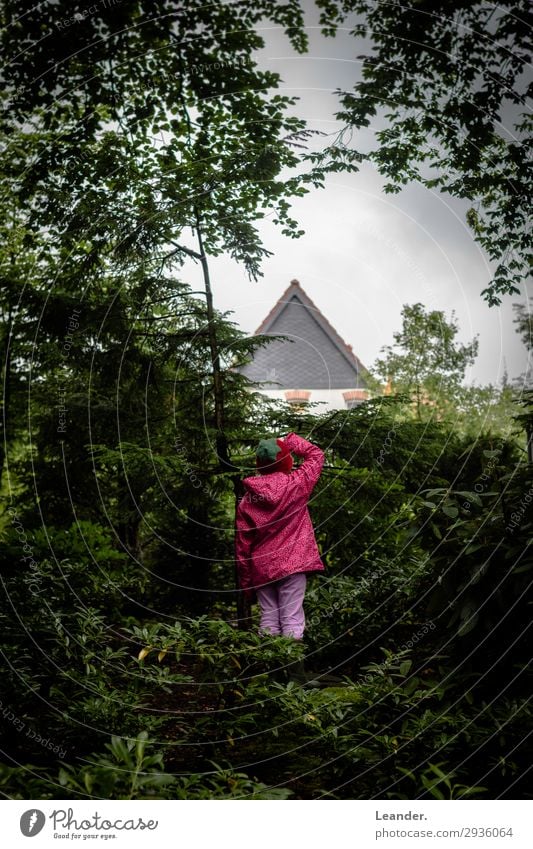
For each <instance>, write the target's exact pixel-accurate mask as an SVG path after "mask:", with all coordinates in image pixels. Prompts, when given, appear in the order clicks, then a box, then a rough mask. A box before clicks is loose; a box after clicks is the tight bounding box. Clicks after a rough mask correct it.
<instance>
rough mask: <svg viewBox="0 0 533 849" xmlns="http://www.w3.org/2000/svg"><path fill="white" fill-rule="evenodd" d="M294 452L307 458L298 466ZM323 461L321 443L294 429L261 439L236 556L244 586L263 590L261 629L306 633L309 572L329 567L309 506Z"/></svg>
mask: <svg viewBox="0 0 533 849" xmlns="http://www.w3.org/2000/svg"><path fill="white" fill-rule="evenodd" d="M291 451H293V452H294V453H295V454H296V455H298V456H300V457H303V463H302V465H301V466H300V467H299V468H298V469H296V470H294V471H292V462H293V461H292V457H291ZM323 464H324V453H323V452H322V451H321V449H320V448H318V446H317V445H313V444H312V443H311V442H308V441H307V440H306V439H303V438H302V437H300V436H297V435H296V434H295V433H289V435H288V436H287V437H286V438H285V439H262V440H261V441H260V443H259V445H258V447H257V451H256V465H257V471H258V475H257V476H256V477H249V478H245V479H244V480H243V487H244V495H243V497H242V498H241V500H240V501H239V504H238V507H237V515H236V529H235V557H236V562H237V569H238V573H239V579H240V585H241V588H242V589H243V590H244V591H245V593H246V594H247V595H248V597H249V598H253V594H254V590H255V592H256V593H257V600H258V602H259V607H260V609H261V621H260V626H259V630H260V632H261V633H265V632H266V633H270V634H282V635H283V636H286V637H289V636H290V637H294V638H295V639H297V640H301V639H302V637H303V633H304V628H305V616H304V609H303V601H304V595H305V588H306V580H307V577H306V573H307V572H322V571H323V570H324V565H323V563H322V561H321V559H320V554H319V551H318V547H317V544H316V540H315V534H314V531H313V526H312V524H311V517H310V516H309V511H308V509H307V502H308V500H309V496H310V495H311V492H312V491H313V488H314V486H315V484H316V482H317V481H318V479H319V477H320V473H321V471H322V466H323ZM300 672H303V668H302V667H301V666H300Z"/></svg>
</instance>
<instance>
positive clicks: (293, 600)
mask: <svg viewBox="0 0 533 849" xmlns="http://www.w3.org/2000/svg"><path fill="white" fill-rule="evenodd" d="M306 583H307V576H306V574H305V572H296V573H295V574H294V575H287V577H286V578H281V579H280V580H279V581H273V582H272V583H271V584H265V585H264V586H263V587H257V590H256V592H257V601H258V602H259V607H260V609H261V621H260V623H259V633H262V632H266V633H270V634H278V635H283V636H284V637H295V638H296V639H297V640H301V639H302V637H303V633H304V628H305V616H304V608H303V603H304V596H305V586H306Z"/></svg>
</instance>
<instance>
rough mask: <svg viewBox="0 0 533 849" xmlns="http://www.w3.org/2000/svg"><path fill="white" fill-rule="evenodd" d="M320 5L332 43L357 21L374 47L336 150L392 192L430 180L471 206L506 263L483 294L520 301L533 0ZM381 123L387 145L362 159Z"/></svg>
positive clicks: (360, 34)
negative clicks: (362, 133) (357, 144)
mask: <svg viewBox="0 0 533 849" xmlns="http://www.w3.org/2000/svg"><path fill="white" fill-rule="evenodd" d="M317 6H318V7H319V8H320V9H321V13H322V14H321V23H322V27H323V31H324V32H325V33H326V34H329V35H332V34H334V33H335V32H336V31H337V29H338V28H339V27H340V26H342V25H343V24H344V23H345V22H348V24H349V25H350V26H351V33H352V35H353V36H354V37H356V38H364V39H365V48H364V49H365V54H364V55H363V56H359V57H358V58H359V60H360V61H362V77H363V78H362V80H361V81H360V82H358V83H356V84H355V86H354V89H353V91H341V92H339V96H340V103H341V109H340V111H339V113H338V118H339V119H340V120H342V121H343V122H344V125H345V129H344V130H343V132H342V133H341V137H340V139H338V140H337V141H336V147H340V148H342V147H343V146H347V147H349V148H350V149H351V150H352V155H354V156H357V157H358V158H359V159H360V160H367V161H369V162H371V163H372V164H373V165H375V167H376V168H377V169H378V171H379V172H380V174H382V175H383V176H384V177H385V178H386V183H385V191H386V192H399V191H400V190H401V188H402V186H404V185H406V184H407V183H409V182H410V181H418V182H420V183H421V184H422V185H423V186H426V187H427V188H429V189H435V188H437V189H438V190H440V191H441V192H445V193H447V194H450V195H452V196H453V197H457V198H464V199H466V200H468V201H469V202H470V203H471V206H470V208H469V210H468V212H467V215H466V220H467V223H468V225H469V226H470V228H471V230H472V232H473V234H474V237H475V239H476V241H477V242H478V243H479V244H480V245H481V246H482V248H483V249H484V251H485V252H486V254H487V255H488V257H489V259H490V260H492V261H493V263H495V266H496V267H495V269H494V272H493V277H492V280H491V282H490V283H489V285H488V286H487V287H486V288H485V289H484V290H483V292H482V294H483V295H484V297H485V299H486V300H487V301H488V303H489V304H490V305H495V304H499V303H500V302H501V299H502V296H503V295H504V294H506V293H511V294H515V293H516V294H518V293H519V292H520V286H521V284H522V281H523V279H524V278H525V277H526V276H527V274H528V268H529V266H530V263H531V237H530V233H529V230H528V218H529V214H528V212H529V198H530V195H531V173H530V161H529V150H530V141H531V128H532V124H531V117H530V115H529V114H528V113H527V111H526V109H525V107H526V104H527V98H528V96H529V95H530V85H531V83H530V80H529V78H528V75H527V73H525V69H526V68H527V67H528V64H529V63H530V61H531V42H530V34H531V31H530V21H529V4H528V3H527V0H506V2H502V3H500V4H498V6H494V5H491V4H485V3H482V2H473V3H472V2H466V0H463V2H458V3H453V4H439V6H438V7H437V10H435V9H433V8H429V7H427V8H426V7H425V5H424V4H420V3H418V2H414V0H411V2H406V3H401V4H400V3H387V4H382V3H378V4H376V3H373V2H370V0H317ZM435 11H437V13H435ZM354 14H355V15H356V22H355V24H352V22H351V20H350V19H351V18H352V16H353V15H354ZM506 115H509V118H507V119H506ZM376 119H377V120H379V126H378V129H377V130H376V133H375V138H376V144H375V145H374V146H373V147H372V148H371V149H370V150H360V149H355V150H354V149H353V148H352V145H351V142H350V141H349V139H351V137H352V136H353V135H355V134H354V130H355V131H357V130H358V129H360V128H362V127H368V126H369V125H370V123H371V122H372V121H374V120H376ZM345 139H346V141H345Z"/></svg>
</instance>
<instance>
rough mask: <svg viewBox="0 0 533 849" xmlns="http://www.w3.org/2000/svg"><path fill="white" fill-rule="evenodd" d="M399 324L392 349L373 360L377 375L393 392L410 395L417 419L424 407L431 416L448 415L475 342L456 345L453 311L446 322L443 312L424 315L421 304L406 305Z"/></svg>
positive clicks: (471, 360) (473, 352)
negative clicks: (399, 327) (390, 383)
mask: <svg viewBox="0 0 533 849" xmlns="http://www.w3.org/2000/svg"><path fill="white" fill-rule="evenodd" d="M402 321H403V326H402V329H401V331H397V332H396V333H394V334H393V338H394V345H387V346H385V347H383V348H382V349H381V350H382V352H383V353H384V357H383V358H382V359H377V360H376V363H375V369H376V371H377V373H378V374H379V375H380V376H381V377H382V378H383V379H384V380H388V379H390V380H391V381H392V385H393V387H394V389H395V390H396V391H399V392H403V393H407V394H411V393H413V395H414V401H415V404H416V414H417V417H418V418H421V414H422V409H423V405H424V406H426V407H427V405H430V406H431V413H432V414H433V415H434V414H435V413H436V412H437V411H438V412H439V413H441V414H442V413H443V412H447V413H449V411H450V407H452V409H453V407H454V403H453V402H454V401H455V397H454V396H455V394H456V393H457V391H458V389H459V386H460V384H461V381H462V380H463V378H464V376H465V371H466V368H467V366H468V365H472V363H473V362H474V360H475V358H476V356H477V350H478V342H477V338H475V339H474V340H473V341H472V342H470V343H469V344H468V345H462V344H458V342H457V341H456V338H455V337H456V336H457V332H458V325H457V322H456V321H454V313H453V311H452V316H451V319H449V320H447V319H446V317H445V315H444V313H443V312H442V311H440V310H429V311H426V310H425V309H424V306H423V304H420V303H418V304H412V305H411V306H409V305H408V304H405V305H404V307H403V310H402Z"/></svg>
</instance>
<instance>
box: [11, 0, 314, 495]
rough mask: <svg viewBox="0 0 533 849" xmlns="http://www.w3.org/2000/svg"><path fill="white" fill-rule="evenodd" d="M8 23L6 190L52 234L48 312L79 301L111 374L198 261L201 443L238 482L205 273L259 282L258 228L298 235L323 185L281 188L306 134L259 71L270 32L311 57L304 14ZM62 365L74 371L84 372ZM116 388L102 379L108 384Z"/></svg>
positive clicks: (277, 11) (66, 9) (18, 18)
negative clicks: (223, 263) (225, 267)
mask: <svg viewBox="0 0 533 849" xmlns="http://www.w3.org/2000/svg"><path fill="white" fill-rule="evenodd" d="M3 12H4V17H5V23H6V28H5V31H4V34H3V45H4V48H5V52H6V60H7V61H6V65H5V68H4V71H3V81H4V83H5V87H4V91H5V94H4V98H5V100H4V103H5V106H6V107H7V108H6V109H5V110H4V114H3V117H2V128H3V130H4V132H5V134H6V136H7V134H8V133H10V134H11V135H10V138H14V139H17V140H20V139H22V140H24V139H25V140H26V144H24V143H23V144H19V145H18V146H17V145H13V146H11V147H9V142H8V144H7V147H8V150H9V151H10V166H11V175H10V186H11V188H12V189H13V190H15V191H16V195H17V199H18V202H19V204H20V208H21V210H22V211H23V214H25V215H26V216H27V218H28V220H29V221H30V222H31V227H32V229H33V230H37V231H39V232H40V233H41V234H45V236H46V242H47V245H48V257H47V259H48V281H50V280H53V281H54V285H53V289H54V291H55V292H57V297H56V302H57V301H58V300H59V301H61V300H63V301H64V302H67V301H70V302H72V301H74V302H75V303H81V302H82V301H84V299H85V298H87V300H88V303H89V304H90V305H91V308H90V309H87V310H86V313H85V315H84V338H85V339H86V340H87V339H90V340H91V342H92V343H93V344H95V345H96V348H97V350H98V353H99V354H100V353H102V352H101V351H100V348H101V347H103V348H104V350H105V348H106V346H107V345H110V350H109V352H108V353H109V354H110V356H109V357H108V361H109V363H111V364H112V367H114V368H119V363H120V359H119V358H117V356H115V355H116V354H117V343H120V341H121V340H123V339H124V338H126V337H127V338H129V336H128V333H129V331H130V329H132V327H133V328H134V324H132V319H131V313H132V310H133V308H134V307H141V308H142V306H143V302H144V301H143V299H145V300H146V303H147V304H148V305H149V304H150V303H152V302H153V300H154V298H155V297H156V291H157V286H158V281H159V282H160V283H161V284H162V298H163V299H165V298H166V302H167V305H171V304H173V303H174V302H173V300H172V293H171V291H170V289H169V287H168V285H167V284H166V283H164V284H163V281H164V280H167V281H168V280H169V279H171V278H172V276H173V275H174V274H176V271H179V270H180V269H181V268H182V267H183V266H184V264H185V263H186V262H190V261H191V260H192V261H194V262H199V263H200V265H201V269H202V273H203V279H204V286H205V298H206V322H205V333H206V334H207V339H208V341H209V350H210V361H211V380H210V382H209V381H208V383H207V384H205V385H204V391H205V397H207V398H208V399H209V401H211V400H212V401H213V404H211V403H208V404H207V405H206V408H205V413H206V425H207V432H206V434H205V439H206V441H207V443H208V444H209V445H213V444H214V445H215V446H216V453H217V462H218V464H219V469H220V471H222V472H224V471H226V470H227V469H231V468H233V467H232V465H231V458H230V456H229V451H228V436H227V433H226V399H225V397H224V379H223V375H222V370H223V367H222V365H221V356H222V354H221V348H220V340H219V339H218V337H217V321H216V317H215V309H214V299H213V290H212V280H211V276H210V270H209V262H208V259H209V257H211V256H216V255H218V254H220V253H222V252H228V253H229V254H230V255H231V256H232V257H233V258H234V259H236V260H237V261H239V262H242V263H243V264H244V266H245V267H246V269H247V271H248V274H249V276H250V277H251V279H254V280H255V279H257V278H258V277H259V276H260V274H261V269H260V264H261V259H262V258H263V257H264V256H265V255H267V254H268V250H267V249H266V248H265V247H264V246H263V245H262V243H261V240H260V238H259V234H258V231H257V228H256V226H255V222H256V221H257V220H258V219H260V218H262V217H264V216H265V215H267V214H269V215H271V216H272V217H273V220H274V221H275V222H276V223H278V224H279V225H280V226H281V227H282V228H283V231H284V232H285V233H286V234H287V235H288V236H292V237H296V236H298V235H299V233H300V232H301V231H299V230H298V227H297V224H296V222H295V221H294V220H293V219H292V218H291V217H290V214H289V199H290V198H291V197H292V196H295V195H298V194H302V193H303V192H304V191H306V189H305V182H306V180H307V181H309V180H311V181H314V182H315V184H317V183H318V182H319V181H320V169H318V170H317V171H316V172H315V173H314V174H312V175H305V178H303V179H300V178H299V177H295V178H292V179H291V178H284V179H282V178H281V176H280V175H281V172H282V171H285V170H287V171H289V172H290V170H291V169H293V168H294V166H296V165H297V163H298V161H299V156H300V146H301V145H302V144H303V143H304V142H305V139H306V138H307V135H308V134H307V131H306V130H305V125H304V122H303V121H301V120H299V119H297V118H295V117H292V116H291V115H290V114H289V107H290V106H291V104H292V102H293V100H292V99H291V98H289V97H286V96H282V95H280V94H277V93H276V92H275V90H276V89H277V88H278V87H279V76H278V75H277V74H272V73H270V72H262V71H260V70H259V69H258V68H257V65H256V64H255V61H254V56H253V54H254V51H255V50H256V49H257V48H259V47H261V46H262V45H263V40H262V38H261V36H260V35H259V33H258V32H257V24H258V23H259V22H260V21H261V20H262V19H264V18H268V19H269V20H270V21H272V22H274V23H275V24H277V25H279V26H281V27H282V28H283V29H284V31H285V32H286V33H287V36H288V38H289V39H290V41H291V43H292V45H293V46H294V47H295V48H296V50H298V51H302V50H304V49H305V45H306V37H305V31H304V28H303V19H302V11H301V9H300V7H299V5H298V4H297V3H295V2H291V3H288V4H283V5H281V6H280V4H278V3H276V2H273V0H260V2H259V3H258V2H255V0H254V2H252V0H245V2H243V3H239V4H232V5H227V4H211V5H210V6H205V5H204V6H193V5H191V4H183V3H181V2H172V3H169V2H166V0H158V2H155V3H154V4H152V5H151V6H150V8H149V11H146V7H145V5H144V4H142V3H140V2H132V3H128V4H117V5H114V4H98V6H97V8H96V9H91V13H90V14H88V13H87V10H86V8H85V6H84V5H83V4H78V3H75V4H71V3H67V2H62V3H53V4H52V3H45V4H41V6H40V7H39V8H37V7H36V8H35V9H33V10H28V9H27V8H26V4H24V3H22V2H5V3H4V4H3ZM22 13H23V14H22ZM43 32H46V34H47V36H46V38H44V39H43V38H42V33H43ZM15 44H16V45H17V47H16V49H15ZM20 51H21V52H20ZM41 279H42V281H43V283H44V280H45V279H46V278H45V277H44V275H43V277H42V278H41ZM111 281H115V283H112V282H111ZM175 288H176V293H178V294H179V286H178V285H177V284H176V287H175ZM46 303H47V302H46ZM46 303H45V307H44V314H43V315H42V316H39V322H43V323H44V324H45V325H46V322H47V315H46V312H47V306H46ZM104 304H105V306H104ZM108 310H110V311H109V312H108ZM149 318H150V316H147V319H146V320H149ZM152 318H153V319H154V320H155V318H156V316H152ZM113 319H116V323H115V324H113ZM98 322H99V323H98ZM102 322H103V323H104V325H105V329H102V326H101V324H102ZM39 326H40V325H39ZM58 332H59V333H61V332H62V330H61V329H59V330H58ZM85 355H87V356H89V355H90V346H89V350H86V351H85ZM143 357H145V355H141V351H140V349H137V353H136V355H135V357H134V360H135V361H136V365H135V367H133V366H132V374H131V378H130V380H131V386H132V387H134V385H135V375H137V378H142V376H143V375H144V374H145V370H146V367H147V366H146V362H145V363H144V365H142V363H141V360H142V359H143ZM99 359H100V360H101V359H102V358H101V357H97V361H98V360H99ZM70 363H71V368H72V369H73V370H74V372H76V369H77V368H78V366H79V364H78V363H77V362H76V360H75V359H74V358H73V359H72V360H70ZM85 373H86V369H85V367H80V371H79V372H78V374H79V375H81V374H85ZM75 377H76V373H75V374H74V378H75ZM112 379H113V373H112V371H111V370H107V371H105V373H104V374H103V381H102V382H103V383H104V384H105V382H106V381H107V382H108V384H109V385H110V386H112ZM81 385H83V384H81ZM101 391H102V393H103V394H104V395H105V390H104V389H103V386H102V388H101ZM212 428H214V431H215V433H214V439H212V432H211V431H212ZM109 447H110V448H111V447H113V446H109ZM118 447H119V446H118V445H115V446H114V448H115V449H117V450H118ZM236 480H237V479H235V482H236Z"/></svg>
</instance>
